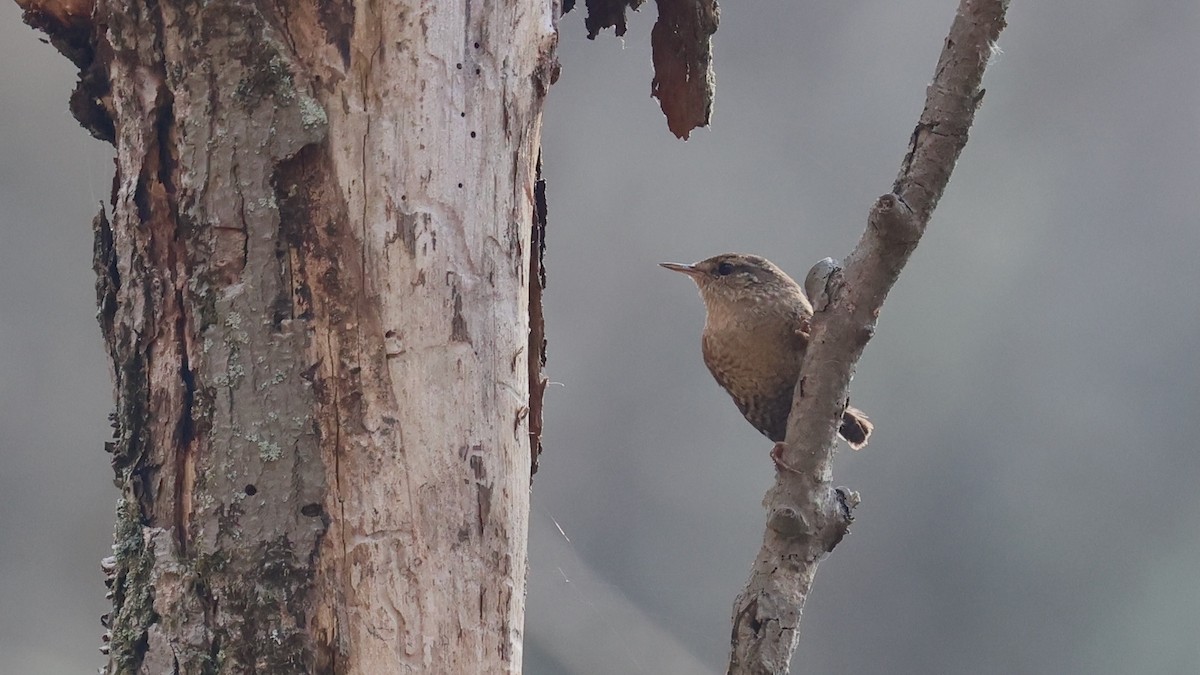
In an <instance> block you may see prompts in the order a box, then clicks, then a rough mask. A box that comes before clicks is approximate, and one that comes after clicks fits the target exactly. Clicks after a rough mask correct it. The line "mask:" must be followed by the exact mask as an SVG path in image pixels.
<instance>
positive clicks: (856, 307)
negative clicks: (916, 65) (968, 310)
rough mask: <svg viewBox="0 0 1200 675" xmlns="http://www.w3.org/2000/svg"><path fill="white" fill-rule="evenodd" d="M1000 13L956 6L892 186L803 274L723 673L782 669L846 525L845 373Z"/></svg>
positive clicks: (943, 174) (922, 221)
mask: <svg viewBox="0 0 1200 675" xmlns="http://www.w3.org/2000/svg"><path fill="white" fill-rule="evenodd" d="M1007 9H1008V2H1007V0H962V2H961V3H960V4H959V7H958V13H957V15H956V16H955V19H954V23H953V25H952V26H951V28H950V34H949V36H948V37H947V38H946V43H945V46H944V48H943V50H942V54H941V56H940V58H939V59H938V64H937V69H936V71H935V73H934V79H933V82H932V83H931V84H930V85H929V87H928V90H927V94H926V100H925V109H924V111H923V112H922V113H921V118H920V121H919V122H918V123H917V126H916V129H915V130H914V131H913V134H912V138H911V141H910V144H909V150H908V153H907V154H906V155H905V158H904V161H903V163H902V165H901V169H900V173H899V176H898V177H897V178H896V182H895V184H894V186H893V188H892V192H891V193H889V194H886V195H883V196H882V197H880V198H879V199H878V200H877V201H876V203H875V205H874V207H873V208H872V209H871V213H870V216H869V218H868V222H867V229H866V231H865V232H864V233H863V236H862V238H861V239H860V240H859V242H858V246H856V247H855V249H854V251H853V252H852V253H851V254H850V256H849V257H848V258H846V260H845V263H844V265H839V264H838V263H837V262H835V261H832V260H830V259H826V260H823V261H821V262H819V263H818V264H817V266H815V267H814V269H813V271H812V272H810V274H809V278H808V279H807V280H806V283H805V287H806V290H807V292H808V294H809V295H810V297H812V298H813V300H814V303H815V304H816V307H815V315H814V317H813V322H812V329H811V338H810V342H809V346H808V350H807V353H806V355H805V359H804V364H803V366H802V368H801V376H800V381H799V382H798V384H797V387H796V394H795V399H794V401H793V404H792V413H791V416H790V418H789V420H788V430H787V440H786V442H785V443H784V444H783V445H784V447H782V448H779V447H777V449H776V450H777V456H778V457H779V458H780V459H781V461H780V462H779V465H780V466H781V467H786V468H785V469H784V470H781V471H779V473H778V475H777V476H776V481H775V485H774V486H773V487H772V488H771V489H770V490H769V491H768V492H767V495H766V497H764V499H763V504H764V506H765V507H766V509H767V512H768V516H767V528H766V533H765V535H764V537H763V544H762V548H761V550H760V551H759V554H758V557H757V558H756V559H755V562H754V567H753V569H752V571H751V574H750V578H749V580H748V581H747V583H746V587H745V589H744V590H743V591H742V593H741V594H740V595H739V596H738V598H737V600H736V601H735V602H734V607H733V631H732V635H731V641H732V650H731V653H730V657H729V673H731V674H744V673H756V674H757V673H786V672H788V664H789V662H790V661H791V657H792V653H793V652H794V651H795V648H796V644H797V642H798V640H799V628H800V617H801V613H802V611H803V609H804V602H805V600H806V599H807V598H808V593H809V590H810V589H811V587H812V580H813V576H814V575H815V574H816V570H817V565H818V563H819V562H820V561H821V559H823V558H824V557H825V556H826V555H827V554H828V553H829V552H830V551H832V550H833V548H834V547H835V546H837V544H838V542H840V541H841V539H842V537H844V536H845V534H846V532H847V531H848V529H849V526H850V523H851V521H852V520H853V516H852V514H851V511H852V509H853V508H854V506H855V505H856V504H857V503H858V495H857V494H855V493H852V492H849V491H847V490H845V489H844V488H834V487H833V484H832V471H831V466H832V461H833V453H834V445H835V438H836V434H837V429H838V421H839V420H840V419H841V413H842V410H843V409H844V408H845V407H846V405H847V402H848V391H849V385H850V378H851V376H852V375H853V373H854V366H855V364H857V363H858V359H859V357H860V356H861V355H862V350H863V348H864V347H865V346H866V344H867V342H868V341H869V340H870V339H871V336H872V335H873V334H874V331H875V321H876V319H877V318H878V316H879V311H880V309H881V308H882V306H883V301H884V299H885V298H886V297H887V294H888V291H889V290H891V288H892V285H893V284H895V282H896V279H897V277H898V276H899V274H900V270H901V269H902V268H903V267H904V264H905V263H906V262H907V261H908V257H909V255H911V254H912V251H913V249H915V248H916V245H917V243H918V241H919V240H920V238H921V235H922V234H923V233H924V231H925V227H926V225H927V224H928V222H929V217H930V215H931V214H932V213H933V210H934V208H935V207H936V206H937V202H938V200H939V199H940V198H941V196H942V193H943V192H944V190H945V188H946V183H947V182H948V181H949V179H950V173H951V172H952V171H953V169H954V164H955V162H956V161H957V160H958V156H959V153H961V152H962V149H963V147H964V146H965V145H966V143H967V133H968V131H969V130H970V128H971V123H972V122H973V121H974V117H975V110H976V109H977V108H978V106H979V103H980V101H981V100H982V97H983V90H982V89H981V88H980V82H981V80H982V78H983V73H984V70H985V68H986V67H987V64H988V60H989V59H990V58H991V56H992V54H993V50H994V45H995V42H996V39H997V38H998V37H999V35H1000V31H1001V30H1002V29H1003V28H1004V25H1005V20H1004V15H1005V12H1006V10H1007Z"/></svg>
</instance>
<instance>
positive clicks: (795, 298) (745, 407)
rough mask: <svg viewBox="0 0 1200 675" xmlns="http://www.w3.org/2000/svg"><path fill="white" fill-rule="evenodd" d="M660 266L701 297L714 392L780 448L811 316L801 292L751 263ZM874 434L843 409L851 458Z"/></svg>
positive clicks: (743, 257)
mask: <svg viewBox="0 0 1200 675" xmlns="http://www.w3.org/2000/svg"><path fill="white" fill-rule="evenodd" d="M660 264H661V265H662V266H663V267H665V268H667V269H669V270H674V271H676V272H682V273H684V274H686V275H688V276H689V277H691V278H692V281H695V282H696V286H698V287H699V289H700V297H701V298H702V299H703V300H704V307H705V309H706V310H707V312H706V313H707V317H706V318H705V321H704V333H703V336H702V341H701V346H702V351H703V354H704V365H706V366H708V370H709V372H710V373H712V375H713V377H714V378H716V380H717V384H719V385H721V387H722V388H723V389H724V390H725V391H726V392H728V393H729V395H730V396H731V397H733V402H734V403H735V404H737V407H738V410H740V411H741V412H742V415H743V416H744V417H745V418H746V421H747V422H749V423H750V424H751V425H753V426H754V428H755V429H758V430H759V431H760V432H762V434H763V435H764V436H766V437H767V438H769V439H771V440H772V441H775V442H776V443H779V442H782V441H783V438H784V436H785V435H786V433H787V420H788V415H790V414H791V411H792V394H793V391H794V390H795V388H796V382H797V381H798V380H799V376H800V362H801V361H803V360H804V350H805V348H806V347H807V346H808V325H809V319H811V318H812V314H813V311H812V305H811V304H810V303H809V301H808V298H807V297H805V295H804V290H803V289H801V288H800V285H799V284H797V283H796V282H795V281H793V280H792V278H791V277H789V276H788V275H787V274H786V273H784V271H783V270H781V269H779V268H778V267H776V266H775V265H774V264H773V263H772V262H771V261H769V260H767V259H766V258H762V257H759V256H756V255H748V254H744V253H723V254H721V255H718V256H713V257H712V258H709V259H707V260H701V261H700V262H698V263H695V264H692V265H683V264H680V263H660ZM873 428H874V427H873V425H872V424H871V422H870V421H869V420H868V419H867V416H866V415H864V414H863V412H862V411H861V410H858V409H857V408H852V407H849V406H847V407H846V409H845V411H844V412H843V413H842V423H841V427H840V428H839V430H838V434H839V435H840V436H841V437H842V438H843V439H845V440H846V443H848V444H849V445H850V447H851V448H854V449H855V450H857V449H859V448H861V447H862V446H864V445H866V443H867V439H868V438H870V436H871V431H872V429H873Z"/></svg>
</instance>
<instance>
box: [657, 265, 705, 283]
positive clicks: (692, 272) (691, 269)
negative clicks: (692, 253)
mask: <svg viewBox="0 0 1200 675" xmlns="http://www.w3.org/2000/svg"><path fill="white" fill-rule="evenodd" d="M658 264H659V266H660V267H665V268H667V269H669V270H671V271H673V272H683V273H684V274H686V275H688V276H689V277H692V278H693V279H695V278H697V277H699V276H700V275H702V274H704V272H702V271H700V270H699V269H697V268H696V266H695V265H684V264H683V263H658Z"/></svg>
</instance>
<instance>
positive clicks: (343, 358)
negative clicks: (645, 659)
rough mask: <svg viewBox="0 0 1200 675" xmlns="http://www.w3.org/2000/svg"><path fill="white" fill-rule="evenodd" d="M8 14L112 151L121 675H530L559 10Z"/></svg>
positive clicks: (114, 648)
mask: <svg viewBox="0 0 1200 675" xmlns="http://www.w3.org/2000/svg"><path fill="white" fill-rule="evenodd" d="M22 6H23V7H24V8H25V10H26V18H27V20H28V21H29V22H30V23H31V24H32V25H34V26H36V27H38V28H40V29H42V30H45V31H46V32H47V33H48V34H49V35H50V36H51V40H52V42H53V43H54V44H55V45H56V46H58V47H59V49H60V50H61V51H63V52H64V53H65V54H67V55H68V56H69V57H70V58H72V60H73V61H74V62H75V63H76V65H78V66H79V67H80V69H81V80H80V85H79V87H78V88H77V90H76V93H75V94H74V95H73V96H72V111H73V112H74V113H75V115H76V117H77V118H78V119H79V120H80V122H81V123H82V124H83V125H84V126H85V127H86V128H88V129H89V130H90V131H91V132H92V133H93V134H95V135H97V136H98V137H100V138H105V139H107V140H110V141H112V142H113V143H114V145H115V147H116V150H117V161H116V164H117V175H116V178H115V180H114V189H113V194H112V199H111V203H110V208H111V219H110V217H109V215H108V214H106V213H104V212H101V213H100V214H99V215H98V216H97V217H96V219H95V221H94V229H95V232H96V255H95V267H96V272H97V299H98V304H99V308H100V311H99V319H100V323H101V328H102V331H103V333H104V338H105V341H106V343H107V345H108V349H109V353H110V356H111V359H112V363H113V373H114V381H115V385H116V398H117V410H116V412H115V414H114V416H113V420H114V430H115V433H114V439H113V440H112V441H111V442H110V443H108V444H106V449H107V450H108V451H109V452H110V453H111V454H112V461H113V467H114V470H115V472H116V482H117V484H118V486H119V487H120V488H121V490H122V497H121V500H120V502H119V504H118V508H117V527H116V543H115V545H114V556H113V558H112V559H106V561H105V563H104V565H103V567H104V569H105V574H106V577H107V581H108V583H109V585H110V588H111V589H112V597H113V603H114V607H113V612H112V613H111V614H110V615H106V619H105V621H106V627H108V628H109V629H110V634H109V635H108V636H107V637H108V642H107V646H106V647H105V650H106V651H107V652H108V653H109V659H110V660H109V665H108V671H109V672H112V673H118V672H120V673H135V672H154V673H158V672H213V673H216V672H251V671H254V672H271V673H286V672H321V673H343V672H344V673H349V672H414V673H415V672H489V673H491V672H497V673H499V672H519V669H520V663H521V638H522V625H523V606H524V583H525V550H526V534H527V517H528V489H529V477H530V475H531V471H532V466H533V460H534V459H535V457H536V455H535V454H534V452H535V450H534V449H533V448H531V447H530V446H531V439H536V435H537V431H538V428H537V427H535V426H534V425H533V422H532V420H533V419H534V417H535V415H534V414H533V413H534V411H537V413H536V419H537V424H538V426H539V427H540V392H541V386H542V379H541V375H540V368H541V364H542V359H543V355H544V352H543V351H542V337H541V336H542V332H541V330H542V329H541V305H540V288H541V285H542V282H543V279H542V277H541V276H540V274H541V263H540V256H541V245H542V241H543V240H542V232H543V231H544V226H545V219H544V216H545V210H544V195H542V193H540V192H539V190H540V189H541V188H540V185H539V184H538V182H537V176H536V167H535V162H536V158H537V156H538V148H539V144H540V123H541V110H542V103H543V98H544V96H545V93H546V91H547V89H548V87H549V85H550V83H551V82H552V81H553V78H554V75H555V74H556V72H557V63H556V61H555V58H554V51H555V36H556V32H555V17H554V15H553V7H552V6H551V5H550V4H549V3H546V4H543V3H520V4H517V5H506V6H503V7H478V6H475V5H473V4H471V3H442V2H432V1H429V2H424V3H420V4H416V5H407V4H405V5H401V4H399V3H394V4H378V3H376V4H371V3H365V4H361V5H354V4H351V3H350V2H349V1H348V0H346V1H331V2H324V1H322V2H309V3H297V4H284V3H261V4H245V3H236V2H233V1H232V0H216V1H214V2H209V3H204V4H202V5H197V4H191V3H168V2H165V1H164V0H95V3H94V5H93V4H92V3H90V2H84V1H83V0H72V1H69V2H50V1H46V2H35V1H33V0H23V5H22ZM539 195H541V196H539ZM538 204H540V205H541V207H540V208H539V207H538ZM535 246H536V247H537V248H536V249H535V248H534V247H535ZM530 284H533V285H534V286H533V287H534V288H535V289H536V290H531V286H530ZM531 328H532V329H533V330H532V331H531ZM534 334H536V335H537V340H536V344H535V342H534ZM531 377H535V378H536V381H535V382H534V386H533V387H531ZM531 394H532V396H531ZM535 447H536V446H535Z"/></svg>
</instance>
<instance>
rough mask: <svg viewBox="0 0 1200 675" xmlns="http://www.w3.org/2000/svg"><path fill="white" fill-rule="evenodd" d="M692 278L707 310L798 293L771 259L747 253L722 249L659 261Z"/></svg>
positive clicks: (795, 287)
mask: <svg viewBox="0 0 1200 675" xmlns="http://www.w3.org/2000/svg"><path fill="white" fill-rule="evenodd" d="M659 264H660V265H662V266H663V267H665V268H667V269H669V270H673V271H675V272H681V273H683V274H686V275H688V276H689V277H691V278H692V281H695V282H696V286H697V287H698V288H699V289H700V297H701V298H703V299H704V304H705V305H706V306H707V307H708V309H709V311H712V310H713V309H718V308H723V307H726V306H730V305H736V306H740V307H750V306H754V305H759V304H762V303H766V302H770V301H772V300H774V299H776V298H780V297H781V296H789V297H790V296H794V295H799V296H800V297H801V298H803V293H802V292H801V291H800V286H799V284H797V283H796V282H795V281H793V280H792V278H791V277H789V276H788V275H787V274H786V273H785V272H784V271H783V270H781V269H779V268H778V267H776V266H775V264H774V263H772V262H771V261H770V260H767V259H766V258H763V257H761V256H757V255H751V254H748V253H722V254H721V255H715V256H713V257H711V258H708V259H706V260H701V261H700V262H697V263H693V264H691V265H685V264H681V263H659Z"/></svg>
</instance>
